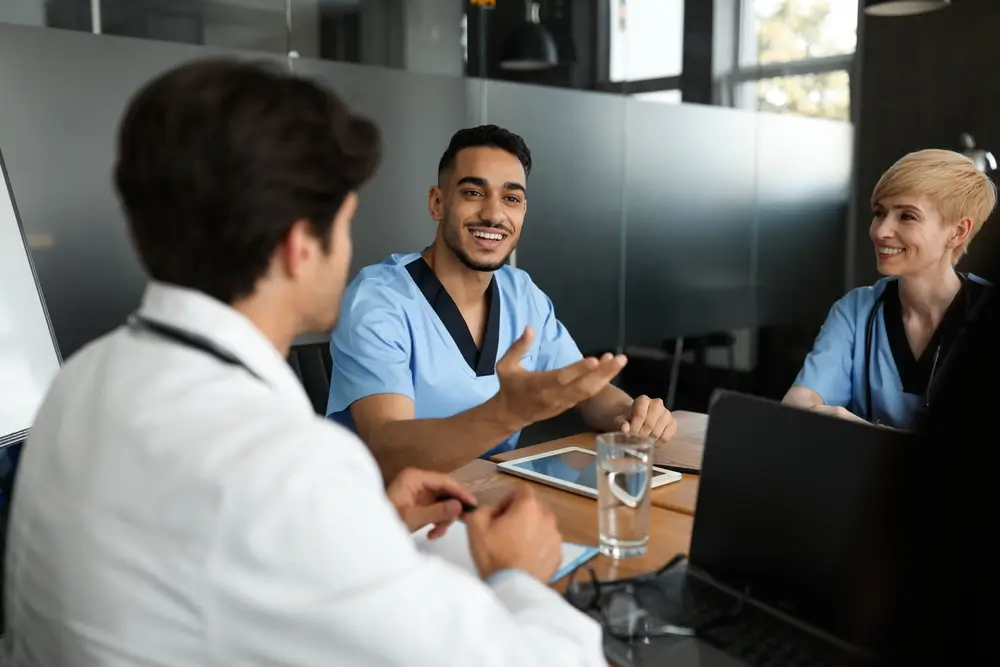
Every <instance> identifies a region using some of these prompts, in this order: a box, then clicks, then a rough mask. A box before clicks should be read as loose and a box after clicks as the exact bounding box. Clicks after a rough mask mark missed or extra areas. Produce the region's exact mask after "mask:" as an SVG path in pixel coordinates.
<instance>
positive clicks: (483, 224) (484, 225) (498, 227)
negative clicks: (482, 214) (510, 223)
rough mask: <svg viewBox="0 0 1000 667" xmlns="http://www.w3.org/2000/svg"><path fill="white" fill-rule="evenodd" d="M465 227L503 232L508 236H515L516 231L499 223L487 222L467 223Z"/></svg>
mask: <svg viewBox="0 0 1000 667" xmlns="http://www.w3.org/2000/svg"><path fill="white" fill-rule="evenodd" d="M464 227H465V228H466V229H471V228H476V229H495V230H497V231H498V232H503V233H504V234H506V235H507V236H513V235H514V230H513V229H511V228H510V227H507V226H506V225H504V224H503V223H499V222H488V221H486V220H473V221H472V222H467V223H465V225H464Z"/></svg>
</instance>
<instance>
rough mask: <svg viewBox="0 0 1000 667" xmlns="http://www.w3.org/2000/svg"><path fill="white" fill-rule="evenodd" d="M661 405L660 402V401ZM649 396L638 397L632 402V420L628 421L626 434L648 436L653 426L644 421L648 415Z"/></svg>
mask: <svg viewBox="0 0 1000 667" xmlns="http://www.w3.org/2000/svg"><path fill="white" fill-rule="evenodd" d="M661 403H662V401H661ZM649 405H650V400H649V396H640V397H639V398H637V399H635V401H633V402H632V418H631V419H630V420H629V429H628V432H629V433H631V434H632V435H649V434H650V432H651V431H652V430H653V426H655V424H650V423H648V422H647V421H646V415H647V414H648V413H649Z"/></svg>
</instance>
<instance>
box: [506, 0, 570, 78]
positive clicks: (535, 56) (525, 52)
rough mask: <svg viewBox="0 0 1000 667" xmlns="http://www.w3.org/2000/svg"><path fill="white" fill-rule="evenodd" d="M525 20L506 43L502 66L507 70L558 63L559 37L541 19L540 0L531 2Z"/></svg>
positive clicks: (528, 4)
mask: <svg viewBox="0 0 1000 667" xmlns="http://www.w3.org/2000/svg"><path fill="white" fill-rule="evenodd" d="M526 5H527V17H526V19H525V21H524V23H522V24H520V25H518V26H517V27H516V28H514V29H513V30H512V31H511V32H510V34H509V35H507V39H506V40H505V41H504V43H503V50H502V51H501V52H500V67H501V68H502V69H507V70H521V71H529V70H542V69H548V68H550V67H555V66H556V65H558V64H559V52H558V50H557V49H556V40H555V39H554V38H553V37H552V33H551V32H549V29H548V28H546V27H545V26H543V25H542V24H541V22H540V20H539V18H538V16H539V7H538V3H537V2H528V3H526Z"/></svg>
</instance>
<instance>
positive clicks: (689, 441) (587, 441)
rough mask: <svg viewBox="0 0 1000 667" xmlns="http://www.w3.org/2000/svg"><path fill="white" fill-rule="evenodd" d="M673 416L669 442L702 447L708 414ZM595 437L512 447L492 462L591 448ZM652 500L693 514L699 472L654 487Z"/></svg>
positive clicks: (564, 439) (686, 413)
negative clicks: (674, 424) (673, 429)
mask: <svg viewBox="0 0 1000 667" xmlns="http://www.w3.org/2000/svg"><path fill="white" fill-rule="evenodd" d="M674 417H675V418H676V419H677V435H676V436H674V439H673V440H672V441H671V442H674V441H680V442H681V443H683V444H684V445H690V446H692V447H693V446H697V447H698V448H700V447H702V446H703V445H704V443H705V432H706V430H707V428H708V415H704V414H701V413H698V412H684V411H677V412H674ZM596 437H597V434H596V433H580V434H577V435H571V436H569V437H568V438H560V439H559V440H550V441H549V442H543V443H541V444H538V445H534V446H532V447H525V448H523V449H515V450H514V451H510V452H505V453H503V454H498V455H496V456H494V457H493V461H496V462H501V461H509V460H511V459H516V458H520V457H522V456H531V455H532V454H541V453H543V452H550V451H552V450H554V449H560V448H562V447H570V446H576V447H583V448H585V449H590V450H593V449H594V448H595V444H594V439H595V438H596ZM658 462H659V461H658ZM553 490H555V489H553ZM651 499H652V503H653V507H658V508H660V509H665V510H670V511H672V512H678V513H680V514H685V515H687V516H694V510H695V504H696V503H697V500H698V475H683V476H682V478H681V480H680V481H678V482H673V483H671V484H667V485H666V486H661V487H660V488H658V489H654V490H653V493H652V497H651Z"/></svg>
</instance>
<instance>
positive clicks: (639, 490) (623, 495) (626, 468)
mask: <svg viewBox="0 0 1000 667" xmlns="http://www.w3.org/2000/svg"><path fill="white" fill-rule="evenodd" d="M652 476H653V439H652V438H649V437H646V436H640V435H628V434H626V433H605V434H603V435H599V436H597V532H598V536H599V541H600V549H601V553H602V554H604V555H605V556H610V557H611V558H630V557H633V556H642V555H643V554H645V553H646V545H647V544H649V513H650V498H649V492H650V488H651V486H650V483H651V479H652Z"/></svg>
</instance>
